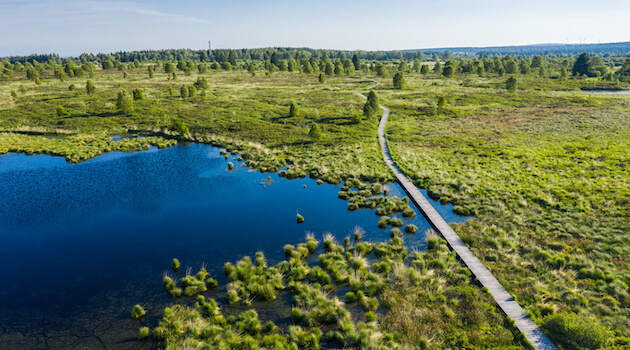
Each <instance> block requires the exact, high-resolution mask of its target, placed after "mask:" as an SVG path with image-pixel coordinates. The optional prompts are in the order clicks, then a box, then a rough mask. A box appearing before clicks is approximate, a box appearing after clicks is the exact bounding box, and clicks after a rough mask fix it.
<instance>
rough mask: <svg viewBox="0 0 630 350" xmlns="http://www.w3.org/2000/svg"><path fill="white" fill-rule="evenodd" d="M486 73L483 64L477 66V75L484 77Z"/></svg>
mask: <svg viewBox="0 0 630 350" xmlns="http://www.w3.org/2000/svg"><path fill="white" fill-rule="evenodd" d="M484 74H485V70H484V69H483V65H481V66H479V67H477V75H478V76H479V77H481V78H483V76H484Z"/></svg>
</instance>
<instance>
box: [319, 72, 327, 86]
mask: <svg viewBox="0 0 630 350" xmlns="http://www.w3.org/2000/svg"><path fill="white" fill-rule="evenodd" d="M325 82H326V76H325V75H324V73H319V83H320V84H323V83H325Z"/></svg>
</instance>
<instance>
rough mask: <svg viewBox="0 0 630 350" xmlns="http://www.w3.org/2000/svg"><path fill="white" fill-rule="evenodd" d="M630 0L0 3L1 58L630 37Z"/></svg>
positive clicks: (497, 43) (45, 0) (35, 0)
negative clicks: (57, 54)
mask: <svg viewBox="0 0 630 350" xmlns="http://www.w3.org/2000/svg"><path fill="white" fill-rule="evenodd" d="M629 14H630V1H629V0H598V1H593V0H589V1H584V0H573V1H569V0H559V1H554V0H546V1H543V0H529V1H512V0H476V1H473V0H432V1H424V0H420V1H411V0H392V1H376V0H363V1H354V0H352V1H343V0H337V1H331V0H317V1H299V0H293V1H289V0H267V1H265V0H258V1H251V0H223V1H214V0H202V1H195V0H170V1H162V0H153V1H151V0H121V1H104V0H0V33H2V36H1V37H0V57H2V56H10V55H27V54H31V53H51V52H56V53H59V54H61V55H62V56H68V55H73V56H75V55H79V54H81V53H83V52H92V53H98V52H114V51H131V50H142V49H166V48H191V49H204V48H207V46H208V40H212V47H213V48H243V47H248V48H252V47H267V46H291V47H312V48H327V49H344V50H355V49H362V50H394V49H416V48H435V47H457V46H500V45H525V44H539V43H580V42H585V43H598V42H602V43H604V42H619V41H630V20H628V15H629Z"/></svg>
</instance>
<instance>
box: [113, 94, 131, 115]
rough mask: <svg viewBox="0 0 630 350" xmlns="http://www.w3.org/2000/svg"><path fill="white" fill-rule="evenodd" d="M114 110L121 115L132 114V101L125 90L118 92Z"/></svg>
mask: <svg viewBox="0 0 630 350" xmlns="http://www.w3.org/2000/svg"><path fill="white" fill-rule="evenodd" d="M116 108H118V109H119V110H120V111H121V112H123V113H130V112H133V99H132V98H131V96H130V95H129V93H128V92H127V91H126V90H122V91H118V99H117V100H116Z"/></svg>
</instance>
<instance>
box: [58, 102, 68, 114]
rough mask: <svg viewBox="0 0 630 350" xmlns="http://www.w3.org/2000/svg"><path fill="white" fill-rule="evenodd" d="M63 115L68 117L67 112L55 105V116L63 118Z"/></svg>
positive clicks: (60, 106)
mask: <svg viewBox="0 0 630 350" xmlns="http://www.w3.org/2000/svg"><path fill="white" fill-rule="evenodd" d="M64 115H68V111H66V109H65V108H63V106H62V105H57V116H58V117H63V116H64Z"/></svg>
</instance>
